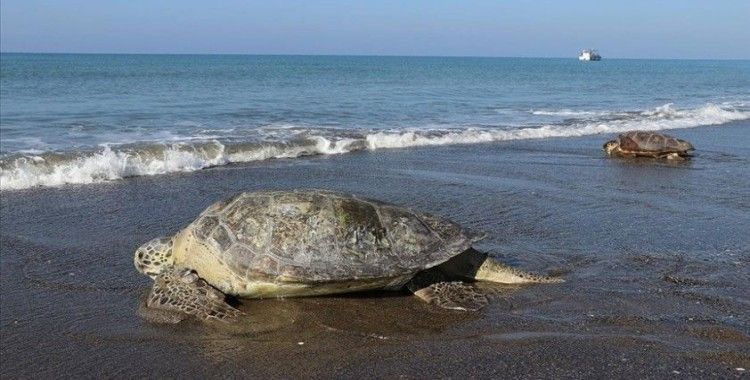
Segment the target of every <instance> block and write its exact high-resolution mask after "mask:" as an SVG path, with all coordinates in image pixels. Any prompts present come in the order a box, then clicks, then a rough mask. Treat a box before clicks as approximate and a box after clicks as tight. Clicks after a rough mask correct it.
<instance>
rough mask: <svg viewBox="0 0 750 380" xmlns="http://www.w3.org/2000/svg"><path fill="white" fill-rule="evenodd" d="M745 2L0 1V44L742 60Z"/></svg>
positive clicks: (749, 33) (749, 43)
mask: <svg viewBox="0 0 750 380" xmlns="http://www.w3.org/2000/svg"><path fill="white" fill-rule="evenodd" d="M748 25H750V0H714V1H709V0H704V1H695V0H662V1H659V0H651V1H646V0H628V1H609V0H599V1H594V0H570V1H545V0H537V1H510V0H496V1H480V0H475V1H472V0H464V1H459V0H454V1H446V0H400V1H391V0H378V1H374V0H372V1H370V0H340V1H324V0H300V1H287V0H266V1H253V0H250V1H230V0H213V1H203V0H179V1H172V0H164V1H154V0H109V1H102V0H98V1H97V0H48V1H41V0H2V1H1V2H0V51H3V52H59V53H201V54H220V53H231V54H333V55H419V56H422V55H429V56H501V57H571V56H575V55H577V53H578V51H579V50H580V49H582V48H597V49H599V51H600V53H601V54H602V55H603V56H604V57H605V58H721V59H725V58H728V59H736V58H739V59H750V26H748Z"/></svg>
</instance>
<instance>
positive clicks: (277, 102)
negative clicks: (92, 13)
mask: <svg viewBox="0 0 750 380" xmlns="http://www.w3.org/2000/svg"><path fill="white" fill-rule="evenodd" d="M0 57H1V60H0V63H1V64H0V81H1V82H0V83H1V84H2V86H1V87H0V132H2V139H0V155H1V156H0V189H4V190H6V189H19V188H28V187H34V186H58V185H62V184H66V183H92V182H101V181H108V180H113V179H119V178H123V177H129V176H139V175H157V174H165V173H170V172H179V171H193V170H199V169H202V168H205V167H209V166H216V165H224V164H228V163H235V162H248V161H256V160H265V159H269V158H281V157H285V158H289V157H299V156H306V155H313V154H341V153H347V152H352V151H357V150H363V149H370V150H377V149H388V148H408V147H414V146H424V145H446V144H472V143H486V142H494V141H503V140H510V139H527V138H554V137H564V136H581V135H589V134H597V133H610V134H611V133H616V132H620V131H624V130H629V129H654V130H662V129H673V128H689V127H696V126H702V125H721V124H725V123H728V122H732V121H736V120H744V119H748V118H750V61H681V60H607V59H605V60H603V61H601V62H587V63H582V62H579V61H577V60H576V59H575V58H571V59H527V58H524V59H521V58H438V57H343V56H342V57H331V56H240V55H225V56H211V55H68V54H7V53H5V54H2V55H0Z"/></svg>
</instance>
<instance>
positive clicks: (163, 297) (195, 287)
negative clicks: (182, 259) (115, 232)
mask: <svg viewBox="0 0 750 380" xmlns="http://www.w3.org/2000/svg"><path fill="white" fill-rule="evenodd" d="M224 298H225V296H224V293H222V292H220V291H218V290H216V289H215V288H214V287H212V286H211V285H209V284H208V283H206V281H204V280H203V279H201V278H200V277H198V274H197V273H196V272H195V271H192V270H190V269H184V268H176V267H172V268H165V269H164V270H162V271H161V273H159V274H158V275H157V276H156V278H155V279H154V286H153V287H152V288H151V292H150V293H149V295H148V299H147V300H146V306H147V307H148V308H150V309H153V310H154V313H153V314H154V315H155V316H156V318H152V319H155V320H157V321H162V322H171V323H176V322H179V321H180V320H182V319H184V318H185V317H186V316H188V315H192V316H195V317H196V318H198V319H201V320H204V321H221V322H230V321H231V320H232V319H234V318H236V317H238V316H240V315H242V312H241V311H239V310H237V309H235V308H233V307H232V306H230V305H229V304H227V303H226V302H225V301H224ZM165 315H166V316H167V317H165Z"/></svg>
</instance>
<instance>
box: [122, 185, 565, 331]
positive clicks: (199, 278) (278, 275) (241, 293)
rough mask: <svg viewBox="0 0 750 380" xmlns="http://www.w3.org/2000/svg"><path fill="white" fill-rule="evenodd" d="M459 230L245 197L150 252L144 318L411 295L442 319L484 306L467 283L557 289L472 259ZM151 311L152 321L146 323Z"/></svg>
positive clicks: (299, 196)
mask: <svg viewBox="0 0 750 380" xmlns="http://www.w3.org/2000/svg"><path fill="white" fill-rule="evenodd" d="M476 240H477V238H476V237H473V236H472V235H470V234H468V233H467V232H466V231H465V230H464V229H462V228H461V227H460V226H459V225H457V224H456V223H454V222H452V221H450V220H448V219H445V218H441V217H438V216H435V215H431V214H427V213H422V212H418V211H413V210H410V209H407V208H403V207H398V206H394V205H391V204H388V203H384V202H379V201H375V200H371V199H363V198H358V197H353V196H348V195H344V194H339V193H333V192H328V191H320V190H308V191H266V192H254V193H242V194H238V195H236V196H234V197H231V198H229V199H225V200H223V201H219V202H217V203H215V204H213V205H211V206H210V207H208V208H207V209H206V210H205V211H203V213H201V214H200V215H199V216H198V218H197V219H196V220H195V221H194V222H193V223H191V224H190V225H188V226H187V227H185V228H184V229H182V230H181V231H179V232H178V233H177V234H175V235H174V236H173V237H171V238H158V239H154V240H151V241H149V242H147V243H146V244H144V245H142V246H141V247H140V248H138V249H137V250H136V252H135V260H134V261H135V267H136V269H138V271H139V272H141V273H144V274H146V275H148V276H150V277H151V278H153V279H154V285H153V288H152V289H151V293H150V294H149V295H148V298H147V301H146V306H147V307H146V308H145V309H142V315H144V316H146V317H148V318H150V319H152V320H155V321H160V322H178V321H180V320H182V319H184V318H185V317H187V316H189V315H193V316H196V317H198V318H199V319H202V320H220V321H226V320H232V319H234V318H235V317H237V316H238V315H240V314H241V313H240V312H239V311H238V310H236V309H235V308H233V307H232V306H230V305H229V304H227V303H226V302H225V295H229V296H233V297H238V298H267V297H302V296H318V295H324V294H337V293H350V292H356V291H364V290H374V289H383V290H398V289H402V288H408V289H409V290H411V291H412V292H413V293H414V294H415V295H416V296H417V297H419V298H421V299H423V300H425V301H427V302H430V303H433V304H436V305H438V306H441V307H443V308H448V309H461V310H477V309H479V308H481V307H483V306H484V305H485V304H486V303H487V299H486V298H485V296H484V295H483V294H482V293H481V292H479V290H478V289H477V288H475V287H473V286H471V285H470V284H467V283H465V282H463V281H464V280H468V281H469V282H471V281H491V282H498V283H509V284H520V283H553V282H561V281H562V280H561V279H559V278H550V277H541V276H535V275H532V274H529V273H524V272H521V271H519V270H516V269H513V268H511V267H508V266H505V265H503V264H501V263H499V262H497V261H495V260H494V259H492V258H490V257H488V256H487V255H486V254H483V253H480V252H477V251H475V250H473V249H470V247H471V244H472V242H474V241H476ZM149 311H152V312H151V313H149Z"/></svg>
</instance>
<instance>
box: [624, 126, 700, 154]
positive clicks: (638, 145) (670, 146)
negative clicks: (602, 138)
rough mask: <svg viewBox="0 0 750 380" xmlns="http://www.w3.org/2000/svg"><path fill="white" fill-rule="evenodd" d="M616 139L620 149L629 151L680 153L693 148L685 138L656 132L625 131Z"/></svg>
mask: <svg viewBox="0 0 750 380" xmlns="http://www.w3.org/2000/svg"><path fill="white" fill-rule="evenodd" d="M617 140H618V143H619V144H620V148H621V149H623V150H626V151H631V152H659V153H682V152H687V151H689V150H694V149H695V148H693V145H692V144H690V143H689V142H687V141H685V140H681V139H678V138H675V137H672V136H669V135H665V134H661V133H656V132H645V131H632V132H626V133H623V134H621V135H620V136H618V138H617Z"/></svg>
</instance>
